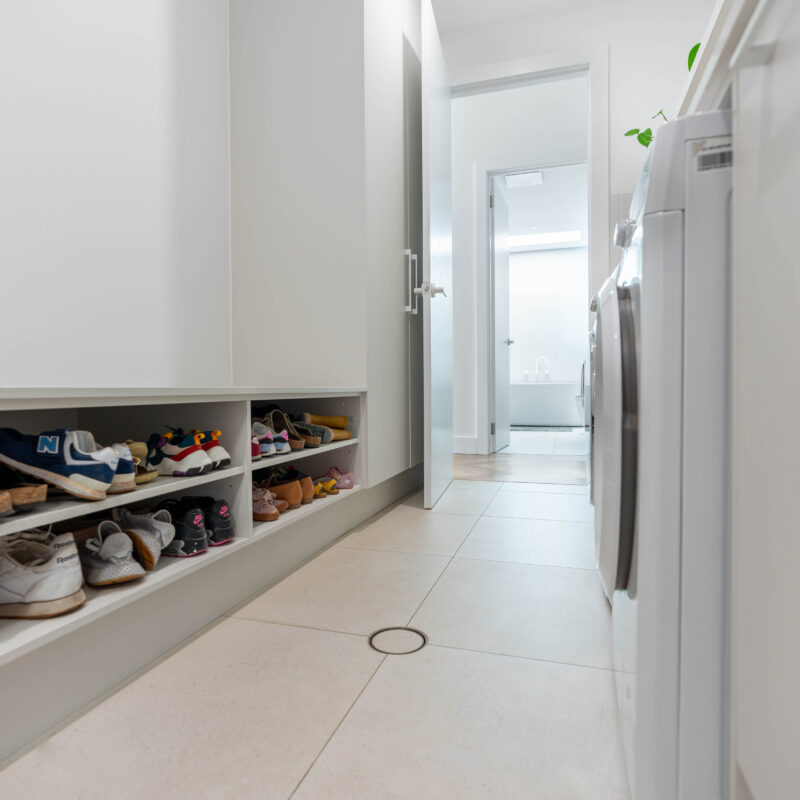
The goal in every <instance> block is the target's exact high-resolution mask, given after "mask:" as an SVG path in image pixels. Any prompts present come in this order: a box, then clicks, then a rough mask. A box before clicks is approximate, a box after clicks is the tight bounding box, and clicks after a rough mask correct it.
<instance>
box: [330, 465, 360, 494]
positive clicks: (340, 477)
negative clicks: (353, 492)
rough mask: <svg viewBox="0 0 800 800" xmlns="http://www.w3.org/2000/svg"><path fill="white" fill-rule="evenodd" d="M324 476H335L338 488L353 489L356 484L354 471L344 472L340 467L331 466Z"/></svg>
mask: <svg viewBox="0 0 800 800" xmlns="http://www.w3.org/2000/svg"><path fill="white" fill-rule="evenodd" d="M323 477H327V478H334V479H335V480H336V488H337V489H352V488H353V486H355V482H354V480H353V473H352V472H342V471H341V470H340V469H339V468H338V467H331V468H330V469H329V470H328V471H327V472H326V473H325V475H324V476H323Z"/></svg>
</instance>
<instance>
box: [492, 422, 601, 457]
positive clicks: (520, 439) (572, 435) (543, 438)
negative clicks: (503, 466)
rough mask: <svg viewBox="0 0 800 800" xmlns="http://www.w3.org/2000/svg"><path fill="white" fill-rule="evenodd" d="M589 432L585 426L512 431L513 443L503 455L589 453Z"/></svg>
mask: <svg viewBox="0 0 800 800" xmlns="http://www.w3.org/2000/svg"><path fill="white" fill-rule="evenodd" d="M589 446H590V441H589V433H588V432H587V431H586V430H584V429H583V428H573V429H572V430H570V431H546V430H541V431H511V444H509V445H508V447H505V448H503V449H502V450H501V451H500V452H501V453H502V454H503V455H530V456H552V455H556V456H578V455H580V456H585V455H588V453H589Z"/></svg>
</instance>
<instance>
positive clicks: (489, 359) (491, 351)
mask: <svg viewBox="0 0 800 800" xmlns="http://www.w3.org/2000/svg"><path fill="white" fill-rule="evenodd" d="M586 163H587V162H586V161H585V160H580V161H558V162H553V163H547V164H537V165H535V166H527V167H520V166H515V167H511V169H505V168H503V169H486V173H485V175H484V172H483V170H484V168H485V165H484V164H481V163H478V164H476V174H477V177H478V181H477V182H476V184H475V185H476V186H480V184H481V176H484V177H485V179H486V180H485V192H486V193H485V196H484V197H481V192H480V189H478V191H477V192H476V195H477V201H478V217H477V219H478V225H479V226H480V224H481V210H480V209H481V203H483V206H482V207H483V210H484V213H485V214H486V230H485V236H486V269H487V271H488V275H487V281H488V298H489V301H488V312H487V313H488V323H487V330H486V376H487V381H488V383H487V403H486V408H487V415H488V416H487V418H486V424H487V432H488V437H489V438H488V449H487V451H486V452H487V453H494V452H495V437H494V435H493V434H492V430H491V427H492V422H493V421H494V420H495V416H496V415H495V406H496V394H497V391H496V386H497V381H496V378H495V372H496V363H495V362H496V353H497V350H496V349H495V348H496V347H497V342H496V341H495V314H496V309H495V302H496V300H495V287H494V232H493V230H492V223H493V215H492V213H491V211H490V208H489V196H490V195H491V191H492V180H493V179H494V178H499V177H502V176H503V175H508V174H510V173H516V172H540V171H542V170H545V169H558V168H559V167H579V166H582V165H584V164H586ZM478 245H479V246H480V234H478ZM590 246H591V240H590ZM480 252H481V251H480V250H478V253H480ZM477 272H478V280H480V258H479V260H478V269H477ZM604 280H605V279H604ZM587 281H588V290H589V296H590V297H591V296H593V294H594V292H592V286H593V282H592V272H591V266H590V268H589V270H588V275H587ZM479 285H480V284H479ZM479 296H480V295H479ZM478 302H479V303H480V300H478ZM587 313H588V309H587ZM478 314H479V315H480V307H479V308H478ZM479 328H480V325H479ZM586 335H587V342H588V335H589V329H588V328H587V331H586ZM478 336H480V332H479V333H478ZM478 376H479V378H478V379H479V380H480V347H479V348H478ZM480 394H481V391H480V384H478V413H480ZM478 437H479V438H478V442H479V444H480V427H479V428H478Z"/></svg>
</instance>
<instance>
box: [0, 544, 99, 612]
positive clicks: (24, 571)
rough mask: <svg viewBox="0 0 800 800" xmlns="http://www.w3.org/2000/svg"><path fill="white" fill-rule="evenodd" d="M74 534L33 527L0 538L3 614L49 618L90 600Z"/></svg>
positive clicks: (1, 603) (1, 608)
mask: <svg viewBox="0 0 800 800" xmlns="http://www.w3.org/2000/svg"><path fill="white" fill-rule="evenodd" d="M82 587H83V573H82V572H81V564H80V559H79V556H78V548H77V547H76V545H75V539H74V537H73V536H72V534H71V533H65V534H61V535H56V534H53V533H47V532H45V531H39V530H33V531H26V532H23V533H16V534H11V535H9V536H3V537H2V538H0V617H2V618H17V619H46V618H48V617H55V616H58V615H60V614H66V613H67V612H68V611H73V610H74V609H76V608H79V607H80V606H82V605H83V604H84V603H85V602H86V595H85V594H84V591H83V588H82Z"/></svg>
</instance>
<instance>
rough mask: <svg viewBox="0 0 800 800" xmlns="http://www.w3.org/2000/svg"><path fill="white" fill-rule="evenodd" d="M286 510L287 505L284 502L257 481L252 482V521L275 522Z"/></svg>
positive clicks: (287, 508)
mask: <svg viewBox="0 0 800 800" xmlns="http://www.w3.org/2000/svg"><path fill="white" fill-rule="evenodd" d="M288 510H289V503H288V502H287V501H286V500H282V499H281V498H280V497H278V495H277V494H276V493H275V492H273V491H271V490H270V489H268V488H267V487H266V486H264V485H262V484H260V483H259V482H258V481H253V519H254V520H256V522H275V520H277V519H280V516H281V514H282V513H283V512H284V511H288Z"/></svg>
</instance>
